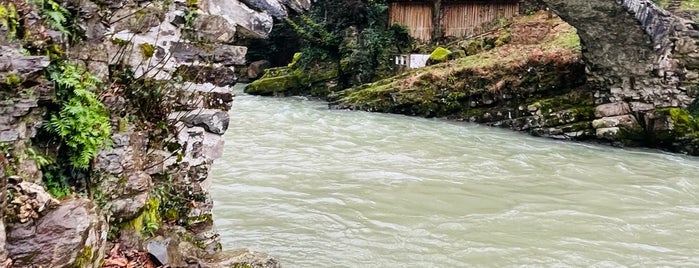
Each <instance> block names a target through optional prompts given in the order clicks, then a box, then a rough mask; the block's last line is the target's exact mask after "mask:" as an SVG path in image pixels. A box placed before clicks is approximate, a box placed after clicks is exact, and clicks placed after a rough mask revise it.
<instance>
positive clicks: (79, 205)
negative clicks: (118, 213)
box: [7, 199, 108, 268]
mask: <svg viewBox="0 0 699 268" xmlns="http://www.w3.org/2000/svg"><path fill="white" fill-rule="evenodd" d="M107 229H108V228H107V223H106V222H105V220H104V216H103V215H102V214H101V213H99V210H98V207H97V206H96V205H95V204H94V203H93V202H92V201H91V200H88V199H68V200H65V201H63V203H62V204H61V206H59V207H58V208H56V209H54V210H51V211H49V212H48V213H47V214H46V215H45V216H43V217H41V218H40V219H39V220H38V221H37V222H36V224H34V223H26V224H18V223H9V224H8V230H10V231H9V232H8V234H7V252H8V255H9V257H10V258H12V259H13V260H14V261H15V263H14V267H36V266H43V267H57V268H58V267H74V266H78V267H94V268H97V267H100V265H101V262H102V260H103V259H104V251H105V242H106V236H107Z"/></svg>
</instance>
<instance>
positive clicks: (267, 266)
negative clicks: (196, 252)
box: [202, 248, 282, 268]
mask: <svg viewBox="0 0 699 268" xmlns="http://www.w3.org/2000/svg"><path fill="white" fill-rule="evenodd" d="M202 263H203V264H204V265H205V266H209V267H212V268H214V267H216V268H224V267H226V268H228V267H245V266H248V267H254V268H281V267H282V265H281V264H280V263H279V261H277V259H275V258H273V257H271V256H269V255H268V254H266V253H261V252H255V251H252V250H249V249H247V248H241V249H235V250H231V251H225V252H221V253H218V254H215V255H213V256H211V257H210V258H208V259H204V260H202Z"/></svg>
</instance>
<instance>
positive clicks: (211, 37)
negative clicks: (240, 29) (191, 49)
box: [185, 15, 236, 43]
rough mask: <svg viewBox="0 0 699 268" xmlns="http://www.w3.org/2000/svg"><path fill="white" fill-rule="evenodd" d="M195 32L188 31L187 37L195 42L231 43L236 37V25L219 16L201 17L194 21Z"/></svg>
mask: <svg viewBox="0 0 699 268" xmlns="http://www.w3.org/2000/svg"><path fill="white" fill-rule="evenodd" d="M193 28H194V29H196V30H195V31H190V30H188V31H187V32H186V34H185V35H186V37H187V38H189V39H190V40H192V41H195V42H205V43H231V42H233V41H234V37H235V31H236V29H235V25H232V24H231V23H230V22H228V21H227V20H226V19H224V18H223V17H221V16H217V15H199V16H198V17H197V18H196V19H195V20H194V27H193Z"/></svg>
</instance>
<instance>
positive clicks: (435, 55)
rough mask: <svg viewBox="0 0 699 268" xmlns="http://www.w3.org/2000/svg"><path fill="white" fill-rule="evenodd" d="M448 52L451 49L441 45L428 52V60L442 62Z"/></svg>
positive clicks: (446, 57)
mask: <svg viewBox="0 0 699 268" xmlns="http://www.w3.org/2000/svg"><path fill="white" fill-rule="evenodd" d="M449 54H451V51H449V50H448V49H446V48H443V47H437V48H435V49H434V51H432V53H430V60H431V61H432V62H435V63H436V62H443V61H446V60H447V59H448V58H449Z"/></svg>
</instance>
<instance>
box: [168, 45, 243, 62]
mask: <svg viewBox="0 0 699 268" xmlns="http://www.w3.org/2000/svg"><path fill="white" fill-rule="evenodd" d="M247 51H248V48H247V47H241V46H231V45H215V46H209V47H206V46H204V45H195V44H192V43H182V42H178V43H174V44H172V47H170V53H172V56H173V57H174V58H175V59H176V60H178V61H180V62H187V63H192V62H204V63H217V64H221V65H224V66H232V65H243V64H245V54H246V53H247Z"/></svg>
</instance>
